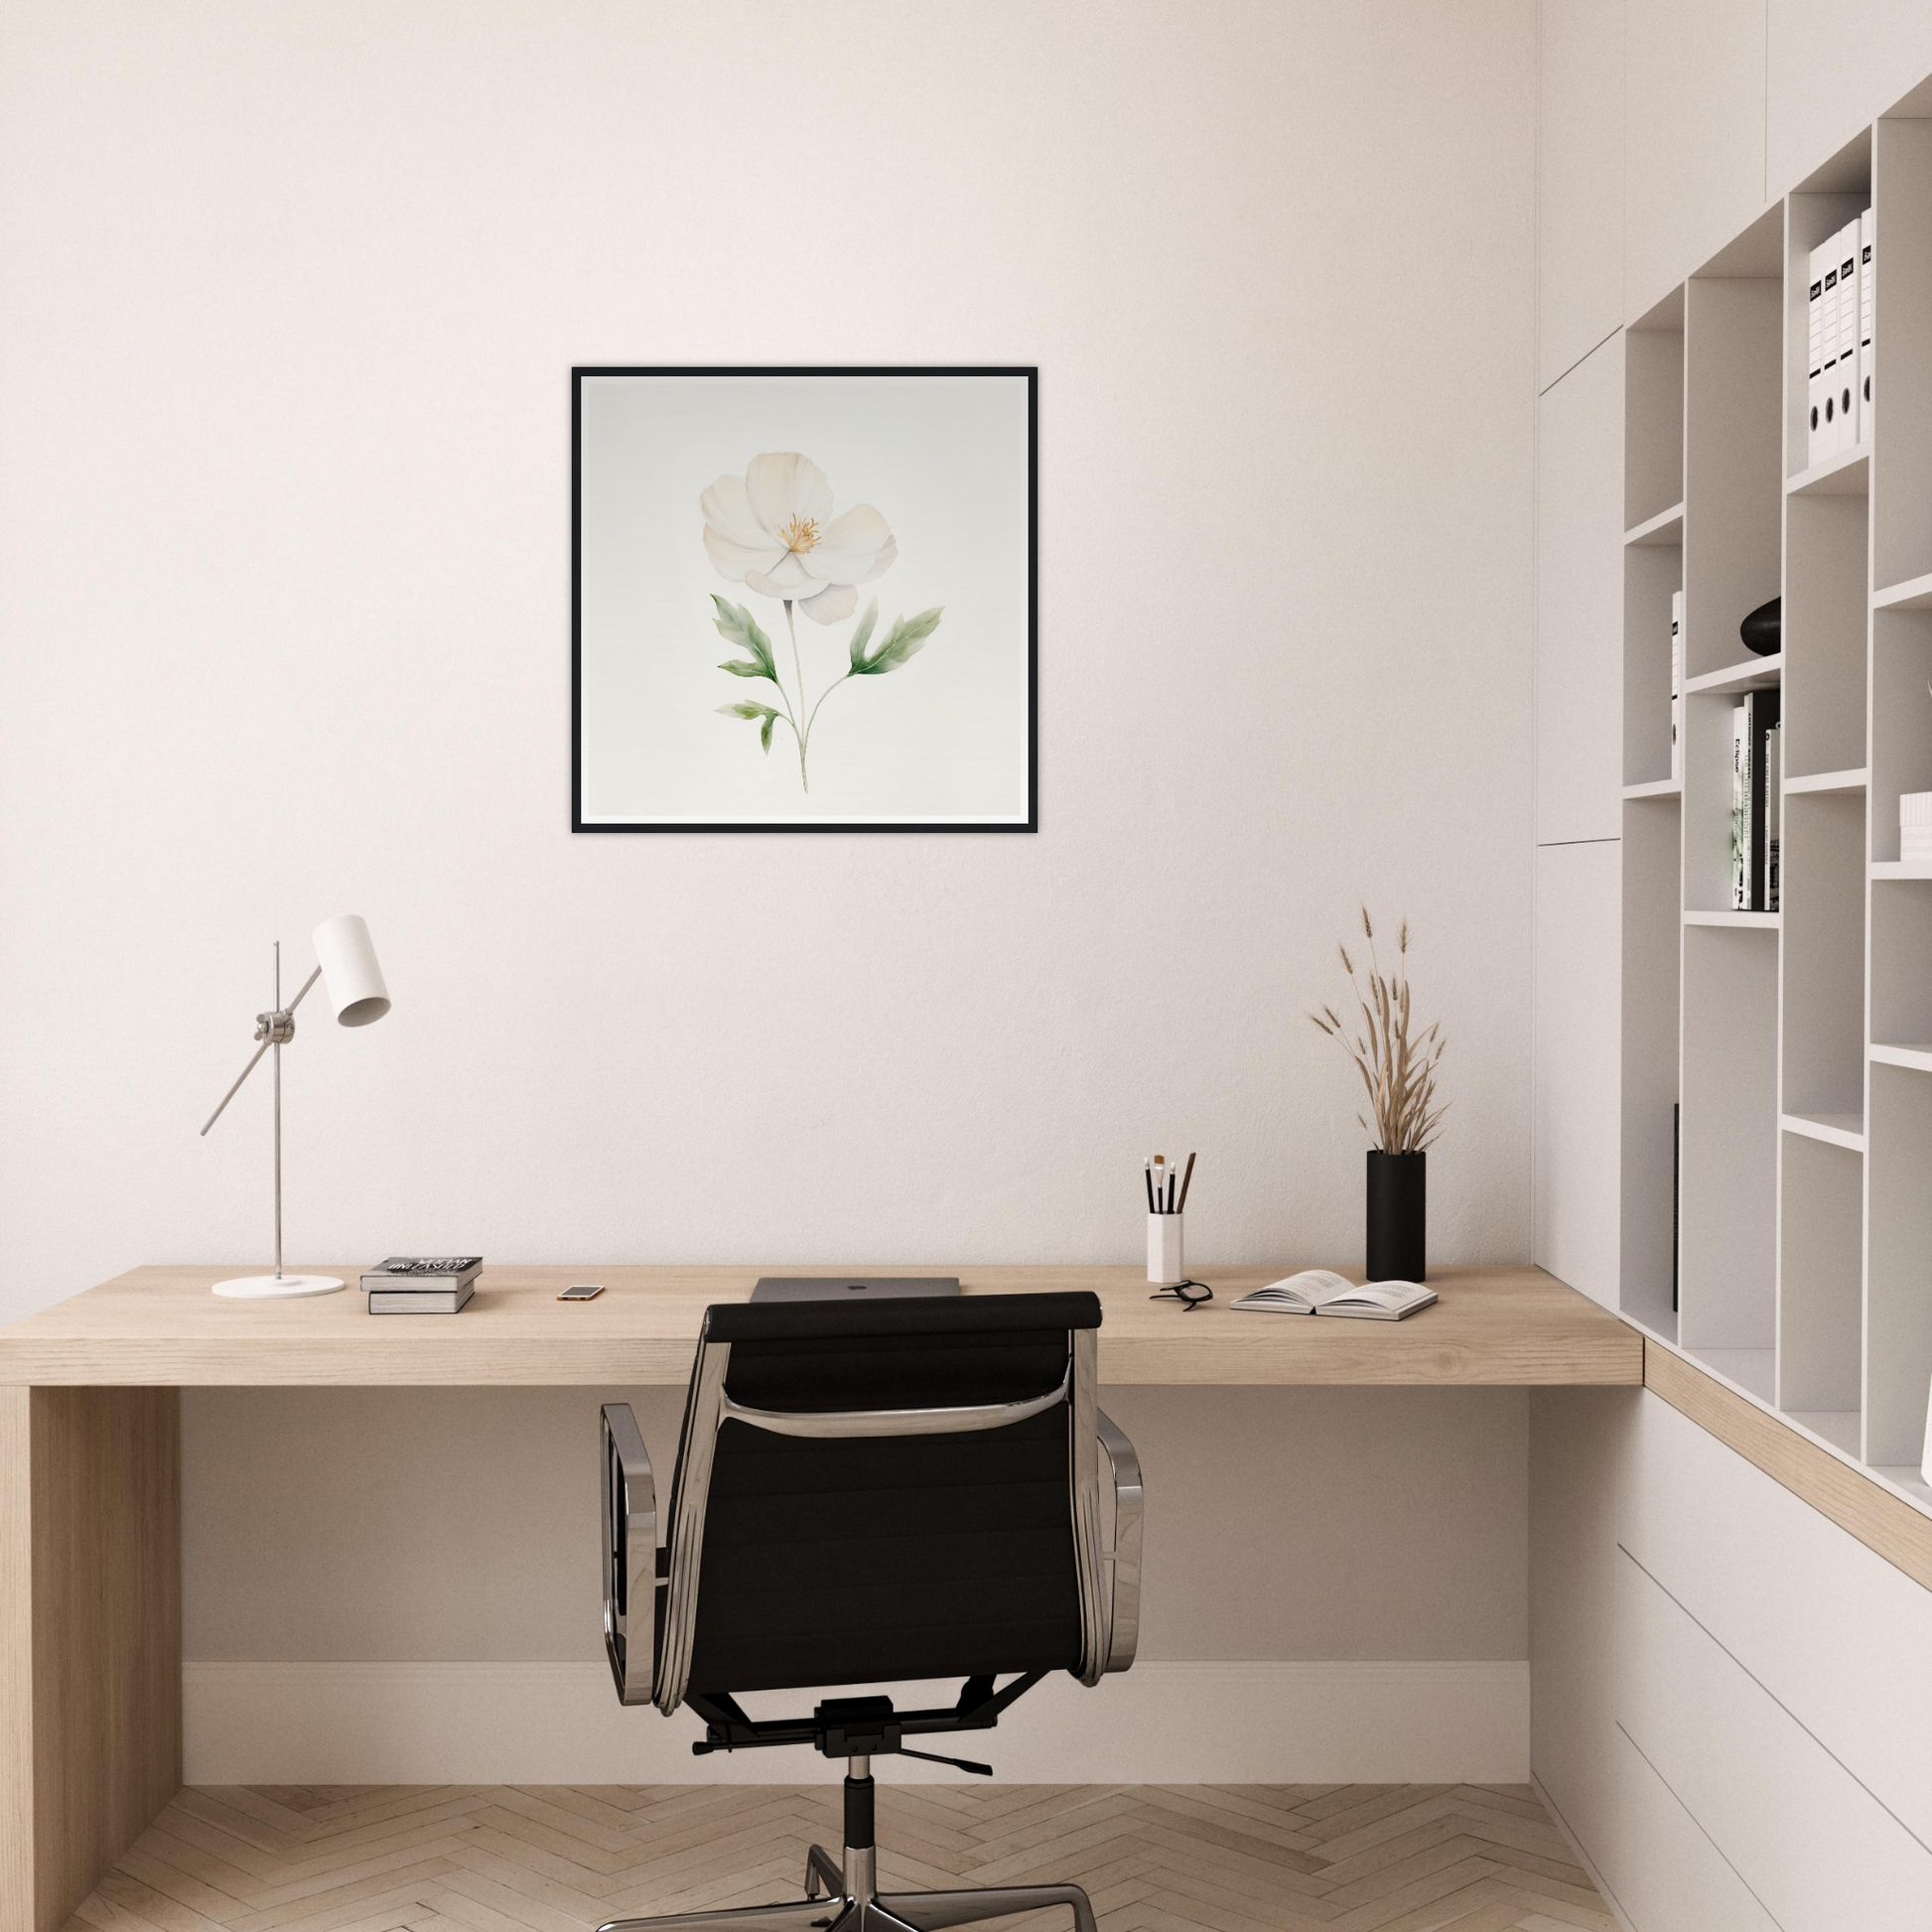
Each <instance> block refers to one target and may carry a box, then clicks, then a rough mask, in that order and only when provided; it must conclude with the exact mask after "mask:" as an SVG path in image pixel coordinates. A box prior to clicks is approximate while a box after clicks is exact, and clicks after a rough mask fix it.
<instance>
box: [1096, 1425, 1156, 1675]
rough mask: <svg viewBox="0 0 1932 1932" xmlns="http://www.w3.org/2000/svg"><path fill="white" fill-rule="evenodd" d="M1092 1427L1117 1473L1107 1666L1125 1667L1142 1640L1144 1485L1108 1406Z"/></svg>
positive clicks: (1108, 1554) (1108, 1557)
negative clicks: (1108, 1410) (1142, 1520)
mask: <svg viewBox="0 0 1932 1932" xmlns="http://www.w3.org/2000/svg"><path fill="white" fill-rule="evenodd" d="M1094 1433H1095V1435H1096V1436H1098V1438H1099V1439H1100V1447H1101V1449H1103V1450H1105V1451H1106V1456H1107V1465H1108V1467H1109V1468H1110V1469H1111V1470H1112V1471H1113V1477H1114V1547H1113V1548H1112V1549H1111V1550H1106V1551H1103V1552H1102V1553H1101V1558H1100V1561H1101V1562H1102V1563H1103V1564H1105V1565H1107V1566H1108V1567H1109V1568H1111V1569H1112V1571H1113V1593H1112V1597H1111V1599H1110V1600H1111V1614H1110V1616H1109V1618H1108V1639H1107V1669H1108V1670H1110V1671H1121V1670H1125V1669H1127V1667H1128V1666H1129V1665H1130V1664H1131V1663H1133V1661H1134V1652H1135V1650H1136V1649H1137V1648H1138V1647H1139V1644H1140V1641H1141V1510H1142V1506H1143V1504H1144V1502H1145V1501H1146V1491H1145V1489H1144V1488H1143V1486H1142V1482H1141V1458H1140V1456H1139V1455H1138V1454H1137V1453H1136V1451H1135V1449H1134V1445H1133V1444H1132V1443H1130V1442H1129V1441H1128V1440H1127V1437H1126V1436H1125V1434H1124V1433H1123V1432H1122V1430H1121V1428H1120V1425H1119V1424H1118V1423H1116V1422H1115V1421H1114V1419H1113V1418H1112V1417H1111V1416H1110V1415H1108V1414H1107V1412H1106V1411H1105V1410H1104V1409H1096V1410H1095V1411H1094Z"/></svg>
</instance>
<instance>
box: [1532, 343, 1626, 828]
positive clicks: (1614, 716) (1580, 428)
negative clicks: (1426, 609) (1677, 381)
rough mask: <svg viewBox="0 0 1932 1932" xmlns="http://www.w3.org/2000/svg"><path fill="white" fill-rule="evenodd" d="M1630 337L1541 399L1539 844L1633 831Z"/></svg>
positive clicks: (1607, 346)
mask: <svg viewBox="0 0 1932 1932" xmlns="http://www.w3.org/2000/svg"><path fill="white" fill-rule="evenodd" d="M1622 759H1623V345H1622V339H1621V337H1614V338H1612V339H1611V340H1610V341H1609V342H1607V343H1605V344H1603V345H1602V346H1601V347H1600V348H1598V349H1596V350H1595V351H1594V352H1593V353H1591V354H1590V355H1589V356H1587V358H1586V359H1585V360H1584V361H1583V362H1581V363H1580V364H1579V365H1578V366H1577V367H1576V368H1574V369H1572V370H1571V371H1570V373H1569V374H1568V375H1566V376H1565V377H1564V378H1563V380H1562V381H1561V382H1559V383H1557V385H1556V386H1555V387H1554V388H1552V389H1551V390H1550V391H1549V392H1548V393H1547V394H1546V395H1544V396H1542V397H1541V398H1539V399H1538V402H1537V405H1536V756H1535V763H1536V840H1537V843H1538V844H1539V845H1556V844H1559V843H1563V842H1566V841H1569V840H1574V839H1613V838H1615V837H1617V836H1618V834H1619V833H1620V832H1621V831H1622V829H1623V804H1622V799H1623V790H1622V786H1623V765H1622Z"/></svg>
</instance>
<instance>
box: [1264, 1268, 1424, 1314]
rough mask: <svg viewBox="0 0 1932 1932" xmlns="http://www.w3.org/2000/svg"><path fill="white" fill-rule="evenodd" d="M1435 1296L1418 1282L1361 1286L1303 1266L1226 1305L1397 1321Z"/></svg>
mask: <svg viewBox="0 0 1932 1932" xmlns="http://www.w3.org/2000/svg"><path fill="white" fill-rule="evenodd" d="M1435 1299H1436V1291H1435V1290H1434V1289H1433V1288H1424V1287H1423V1286H1422V1284H1421V1283H1420V1282H1370V1283H1369V1284H1368V1286H1367V1287H1366V1288H1363V1287H1359V1286H1358V1285H1357V1284H1356V1283H1354V1282H1350V1281H1344V1280H1343V1279H1342V1278H1341V1276H1339V1275H1337V1274H1335V1273H1334V1271H1333V1270H1332V1269H1328V1268H1305V1269H1303V1271H1302V1272H1301V1273H1300V1274H1299V1275H1290V1276H1289V1277H1288V1278H1287V1279H1286V1280H1285V1281H1279V1282H1270V1283H1269V1284H1268V1286H1267V1287H1266V1288H1258V1289H1256V1290H1255V1291H1254V1293H1253V1294H1252V1295H1243V1296H1242V1297H1241V1298H1240V1299H1239V1300H1238V1301H1235V1302H1231V1303H1229V1305H1228V1306H1229V1307H1230V1308H1236V1309H1254V1310H1256V1311H1258V1312H1260V1313H1264V1314H1350V1315H1356V1316H1358V1317H1360V1318H1361V1319H1363V1320H1365V1321H1400V1320H1401V1319H1402V1317H1403V1316H1404V1315H1405V1314H1414V1313H1415V1311H1417V1310H1418V1309H1426V1308H1428V1306H1429V1305H1430V1303H1432V1302H1433V1301H1435Z"/></svg>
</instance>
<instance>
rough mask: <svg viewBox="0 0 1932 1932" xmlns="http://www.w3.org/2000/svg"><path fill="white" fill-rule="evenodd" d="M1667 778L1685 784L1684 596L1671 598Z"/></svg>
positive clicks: (1679, 592) (1681, 594)
mask: <svg viewBox="0 0 1932 1932" xmlns="http://www.w3.org/2000/svg"><path fill="white" fill-rule="evenodd" d="M1670 775H1671V780H1672V782H1673V783H1676V784H1682V783H1683V781H1684V593H1683V592H1682V591H1672V592H1671V594H1670Z"/></svg>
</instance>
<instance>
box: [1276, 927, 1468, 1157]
mask: <svg viewBox="0 0 1932 1932" xmlns="http://www.w3.org/2000/svg"><path fill="white" fill-rule="evenodd" d="M1362 936H1363V938H1365V939H1366V940H1367V941H1368V973H1367V975H1366V980H1367V983H1366V985H1364V983H1363V978H1362V976H1360V975H1358V974H1357V972H1356V970H1355V962H1354V961H1353V960H1352V959H1350V958H1349V956H1348V948H1347V947H1346V946H1340V947H1338V948H1337V950H1338V951H1339V952H1340V954H1341V963H1342V966H1343V968H1344V969H1345V970H1346V971H1347V974H1348V986H1349V991H1350V992H1352V993H1353V994H1354V996H1355V1003H1356V1005H1357V1006H1358V1007H1359V1008H1360V1009H1361V1020H1360V1023H1359V1024H1358V1025H1357V1026H1356V1027H1355V1028H1354V1030H1353V1031H1352V1032H1351V1031H1350V1029H1349V1027H1348V1026H1347V1025H1346V1024H1345V1023H1344V1022H1343V1021H1342V1019H1341V1017H1340V1016H1339V1015H1338V1014H1337V1013H1336V1012H1335V1010H1334V1009H1333V1008H1332V1007H1326V1006H1324V1007H1323V1008H1322V1009H1321V1011H1320V1012H1319V1013H1311V1014H1310V1015H1309V1018H1310V1019H1311V1020H1312V1021H1313V1022H1314V1024H1315V1025H1316V1026H1317V1027H1318V1028H1320V1030H1321V1031H1322V1032H1323V1033H1324V1034H1326V1035H1328V1036H1329V1038H1330V1039H1337V1040H1339V1041H1340V1042H1341V1046H1342V1050H1343V1051H1344V1052H1345V1053H1346V1054H1347V1055H1348V1057H1349V1058H1350V1059H1352V1060H1353V1061H1354V1062H1355V1065H1356V1067H1357V1068H1358V1069H1359V1071H1360V1073H1361V1076H1362V1085H1363V1086H1365V1087H1366V1088H1367V1089H1368V1103H1369V1108H1370V1110H1371V1112H1373V1114H1374V1116H1375V1118H1374V1120H1372V1121H1370V1120H1368V1119H1365V1118H1364V1117H1363V1116H1362V1115H1360V1114H1357V1115H1356V1116H1355V1118H1356V1119H1357V1120H1358V1121H1360V1122H1361V1124H1362V1126H1363V1127H1365V1128H1366V1129H1367V1130H1368V1132H1369V1133H1370V1134H1371V1135H1372V1136H1373V1137H1374V1141H1375V1145H1376V1146H1377V1147H1379V1148H1380V1149H1381V1150H1382V1152H1383V1153H1384V1154H1420V1153H1421V1152H1422V1151H1423V1149H1424V1148H1426V1147H1427V1146H1429V1144H1430V1143H1431V1142H1432V1141H1433V1140H1435V1138H1436V1136H1437V1134H1438V1133H1439V1132H1440V1131H1441V1125H1442V1119H1443V1115H1444V1114H1445V1112H1447V1111H1448V1107H1449V1102H1448V1101H1446V1100H1444V1101H1439V1100H1438V1099H1437V1098H1436V1074H1437V1070H1438V1068H1439V1067H1440V1066H1441V1065H1442V1061H1443V1048H1444V1047H1445V1046H1446V1045H1447V1044H1448V1043H1449V1042H1448V1041H1447V1040H1446V1039H1445V1038H1444V1037H1443V1032H1442V1028H1441V1026H1440V1024H1438V1023H1436V1022H1434V1021H1432V1022H1431V1023H1430V1025H1429V1027H1428V1029H1427V1030H1426V1031H1425V1032H1423V1033H1420V1034H1417V1035H1415V1036H1414V1038H1411V1037H1410V1017H1409V968H1408V956H1409V921H1408V920H1407V919H1404V920H1403V922H1402V924H1401V926H1400V927H1399V928H1398V929H1397V932H1396V953H1397V961H1396V969H1395V971H1394V972H1393V973H1384V972H1383V971H1382V968H1381V962H1380V961H1379V960H1378V959H1377V958H1376V956H1375V926H1374V924H1373V922H1372V921H1371V920H1370V918H1369V916H1368V907H1367V906H1366V905H1365V906H1363V907H1362Z"/></svg>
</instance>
